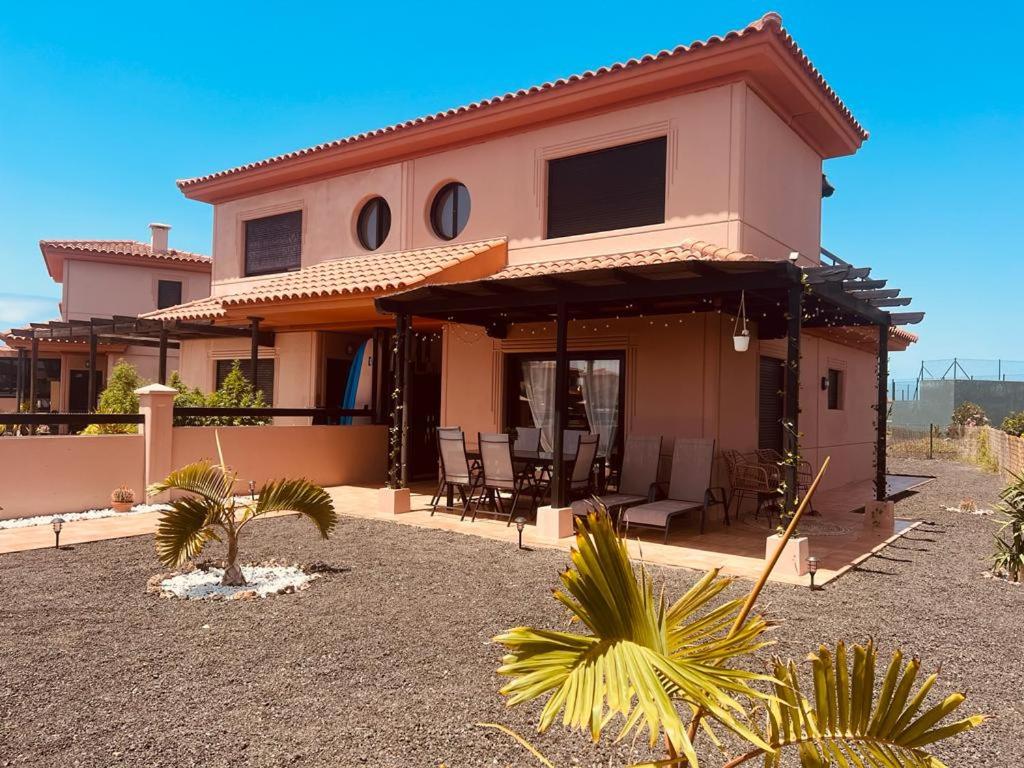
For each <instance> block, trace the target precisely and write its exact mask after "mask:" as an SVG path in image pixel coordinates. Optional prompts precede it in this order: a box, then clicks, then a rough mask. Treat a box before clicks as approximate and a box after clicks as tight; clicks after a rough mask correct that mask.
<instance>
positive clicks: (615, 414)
mask: <svg viewBox="0 0 1024 768" xmlns="http://www.w3.org/2000/svg"><path fill="white" fill-rule="evenodd" d="M580 387H581V390H582V393H583V407H584V408H586V411H587V421H589V422H590V431H591V432H596V433H597V434H598V435H600V444H599V446H598V450H599V452H600V453H601V454H603V455H604V456H607V455H608V452H609V449H610V448H611V446H613V445H615V433H616V432H617V431H618V428H619V361H618V360H598V361H597V364H596V365H595V361H593V360H588V361H587V364H586V368H585V369H583V370H582V371H580Z"/></svg>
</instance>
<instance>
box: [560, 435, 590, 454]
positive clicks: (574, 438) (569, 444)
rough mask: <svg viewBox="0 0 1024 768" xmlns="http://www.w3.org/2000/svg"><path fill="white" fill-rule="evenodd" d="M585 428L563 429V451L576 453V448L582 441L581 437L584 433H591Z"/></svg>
mask: <svg viewBox="0 0 1024 768" xmlns="http://www.w3.org/2000/svg"><path fill="white" fill-rule="evenodd" d="M589 434H590V433H589V432H587V430H585V429H563V430H562V451H563V452H564V453H565V454H566V455H569V454H574V453H576V448H577V446H578V445H579V443H580V437H582V436H583V435H589Z"/></svg>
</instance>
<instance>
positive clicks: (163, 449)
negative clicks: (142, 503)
mask: <svg viewBox="0 0 1024 768" xmlns="http://www.w3.org/2000/svg"><path fill="white" fill-rule="evenodd" d="M135 394H136V395H138V396H139V413H140V414H142V417H143V419H145V421H144V423H143V425H142V434H143V436H144V437H145V445H146V474H145V481H146V487H147V488H148V487H149V486H150V485H152V484H153V483H157V482H160V481H161V480H163V479H164V478H165V477H167V475H169V474H170V472H171V470H172V469H173V467H172V466H171V446H172V441H173V439H174V396H175V395H176V394H178V390H176V389H174V387H165V386H163V385H162V384H149V385H148V386H145V387H141V388H139V389H136V390H135ZM169 498H170V494H169V493H161V494H158V495H156V496H153V497H152V498H150V499H149V501H150V502H151V503H160V502H164V501H167V500H168V499H169Z"/></svg>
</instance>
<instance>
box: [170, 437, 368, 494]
mask: <svg viewBox="0 0 1024 768" xmlns="http://www.w3.org/2000/svg"><path fill="white" fill-rule="evenodd" d="M215 432H218V433H219V434H220V442H221V447H222V448H223V450H224V459H225V461H226V462H227V463H228V464H229V465H230V466H231V467H232V468H233V469H234V470H235V471H237V472H238V476H239V485H238V489H237V490H240V491H242V490H244V489H245V488H246V487H247V483H248V481H249V480H254V481H255V482H256V484H257V485H259V484H261V483H263V482H266V481H267V480H273V479H279V478H285V477H305V478H307V479H308V480H311V481H312V482H314V483H318V484H319V485H366V484H379V483H381V482H383V480H384V475H385V472H386V465H387V462H386V459H387V428H386V427H383V426H373V425H354V426H348V427H339V426H323V427H319V426H317V427H314V426H264V427H226V428H225V427H175V428H174V430H173V433H174V437H173V443H172V446H173V447H172V450H171V466H174V467H180V466H183V465H185V464H188V463H190V462H193V461H199V460H200V459H213V460H216V459H217V445H216V439H215V436H214V433H215Z"/></svg>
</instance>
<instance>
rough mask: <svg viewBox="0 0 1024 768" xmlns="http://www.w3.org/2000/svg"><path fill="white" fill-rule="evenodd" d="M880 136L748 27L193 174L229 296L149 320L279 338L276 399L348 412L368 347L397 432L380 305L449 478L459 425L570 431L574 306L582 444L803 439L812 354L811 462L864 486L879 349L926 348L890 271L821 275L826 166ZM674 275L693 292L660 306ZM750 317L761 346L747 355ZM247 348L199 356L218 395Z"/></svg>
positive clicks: (770, 37) (221, 289) (423, 465)
mask: <svg viewBox="0 0 1024 768" xmlns="http://www.w3.org/2000/svg"><path fill="white" fill-rule="evenodd" d="M866 139H867V133H866V131H865V130H864V129H863V128H862V127H861V126H860V124H859V123H858V122H857V120H856V119H855V118H854V117H853V115H852V114H851V112H850V110H849V109H847V108H846V107H845V106H844V104H843V102H842V101H841V100H840V99H839V97H838V96H837V95H836V93H835V91H833V90H832V88H831V87H830V86H829V85H828V84H827V83H826V82H825V80H824V78H823V77H822V75H821V74H820V73H819V72H818V70H817V69H816V68H815V67H814V66H813V64H811V62H810V61H809V60H808V58H807V57H806V56H805V55H804V53H803V52H802V51H801V49H800V48H799V47H798V46H797V44H796V43H795V42H794V41H793V39H792V38H791V37H790V35H789V34H788V33H787V32H786V31H785V29H784V28H783V27H782V22H781V19H780V18H779V17H778V16H777V15H776V14H768V15H766V16H764V17H763V18H762V19H759V20H758V21H756V22H754V23H752V24H751V25H749V26H747V27H746V28H744V29H742V30H739V31H735V32H730V33H728V34H727V35H725V36H723V37H714V38H711V39H709V40H707V41H704V42H696V43H693V44H691V45H688V46H681V47H679V48H676V49H674V50H670V51H663V52H661V53H658V54H655V55H649V56H644V57H643V58H640V59H635V60H630V61H627V62H623V63H619V64H614V65H612V66H608V67H602V68H601V69H598V70H594V71H588V72H585V73H582V74H579V75H574V76H571V77H568V78H564V79H561V80H558V81H555V82H550V83H545V84H542V85H538V86H534V87H530V88H526V89H523V90H520V91H517V92H515V93H509V94H506V95H504V96H499V97H496V98H492V99H487V100H484V101H481V102H477V103H473V104H470V105H467V106H464V107H459V108H456V109H451V110H448V111H446V112H442V113H439V114H436V115H432V116H428V117H424V118H419V119H416V120H411V121H409V122H406V123H402V124H399V125H394V126H390V127H387V128H382V129H380V130H376V131H371V132H369V133H365V134H360V135H357V136H351V137H349V138H345V139H340V140H337V141H333V142H329V143H326V144H321V145H318V146H315V147H310V148H308V149H302V150H298V151H295V152H291V153H288V154H285V155H281V156H278V157H272V158H269V159H266V160H262V161H260V162H255V163H251V164H248V165H245V166H241V167H238V168H232V169H229V170H225V171H221V172H218V173H213V174H210V175H207V176H203V177H199V178H193V179H188V180H184V181H181V182H179V187H180V189H181V190H182V192H183V193H184V194H185V195H186V196H187V197H189V198H191V199H195V200H201V201H204V202H207V203H210V204H211V205H213V206H214V232H213V257H214V259H213V287H212V291H211V295H210V296H209V297H208V298H203V299H200V300H198V301H192V302H186V303H184V304H182V305H181V306H177V307H174V308H171V309H167V310H163V311H160V312H156V313H152V314H150V315H149V317H151V318H162V319H165V320H178V321H189V322H212V323H214V324H220V325H228V326H236V327H241V326H244V325H245V324H247V323H249V322H250V321H251V319H252V318H258V322H259V327H260V328H262V329H270V330H273V331H274V332H275V337H274V345H273V347H264V348H262V349H261V350H260V352H259V363H258V365H259V367H260V370H259V371H258V374H259V379H260V381H261V382H263V383H264V389H265V390H271V392H268V394H271V397H272V400H273V402H274V404H275V405H279V406H292V407H310V406H316V405H321V406H323V405H330V406H337V405H340V404H341V403H342V402H343V400H344V398H345V396H346V395H345V393H346V390H348V389H350V387H347V386H346V383H347V382H349V380H350V379H351V378H352V375H351V374H350V371H349V368H350V366H351V365H352V362H353V359H357V360H360V356H362V357H366V356H368V357H369V358H370V359H371V361H372V363H373V364H374V365H375V366H376V370H375V376H374V381H373V401H374V407H375V411H376V415H377V417H378V418H381V417H383V416H386V414H387V413H388V412H389V409H390V407H391V404H390V403H389V402H388V393H389V392H390V384H389V383H388V382H389V380H390V379H389V378H388V376H387V371H386V368H387V363H388V358H389V355H388V353H389V352H390V349H391V347H390V343H389V338H390V329H392V328H393V327H394V322H395V321H394V317H393V316H392V315H390V314H388V313H387V312H382V311H380V310H381V309H382V308H383V309H389V310H390V311H399V310H398V309H396V308H401V307H404V306H407V307H408V308H409V309H408V311H409V313H410V314H411V316H412V318H413V320H412V324H413V329H414V331H415V337H414V339H413V341H412V343H411V355H412V358H413V364H412V367H411V373H412V379H411V381H410V382H409V385H410V387H411V403H410V408H411V412H412V413H411V435H410V438H409V441H410V444H411V446H412V451H411V456H410V462H411V464H412V469H413V474H416V473H417V472H420V471H422V472H426V473H429V472H430V471H432V470H433V469H434V467H435V463H434V462H435V460H434V457H433V454H432V445H433V444H432V439H431V436H430V434H431V428H432V427H433V426H436V425H438V424H452V425H459V426H461V427H462V428H463V429H464V430H465V432H466V434H467V435H474V434H475V433H476V432H477V431H478V430H479V431H494V430H503V429H507V428H512V427H518V426H535V425H536V426H540V427H542V428H550V419H551V401H552V395H551V388H552V387H553V386H554V382H555V374H554V372H553V370H552V367H551V365H550V361H551V360H552V359H553V356H554V351H555V337H556V322H555V319H556V318H555V315H556V313H555V311H554V309H555V306H556V303H557V304H558V306H563V305H566V304H568V305H569V309H568V321H567V322H568V330H567V336H568V339H567V344H568V350H569V364H570V368H571V371H570V375H569V377H568V386H569V388H570V392H569V393H568V403H569V416H568V424H567V425H566V426H570V427H580V428H584V429H590V430H591V431H595V432H599V433H600V434H601V436H602V447H603V448H604V449H605V451H607V452H608V453H609V454H611V455H614V454H615V452H616V450H617V447H618V446H619V445H621V441H622V436H623V435H625V434H629V433H637V434H662V435H665V436H666V438H667V440H668V441H669V444H670V442H671V437H672V436H690V437H700V436H703V437H714V438H715V439H716V441H717V443H718V445H719V447H721V448H735V449H738V450H741V451H749V450H753V449H756V448H758V447H772V448H777V449H780V448H782V447H783V444H784V427H785V423H786V414H785V413H784V407H785V406H784V400H785V398H784V397H783V391H784V390H785V389H786V388H787V382H786V360H787V356H789V357H790V358H791V362H794V365H795V364H796V363H799V364H800V375H799V381H800V385H799V398H798V399H799V411H800V427H799V429H800V432H801V433H802V438H801V450H802V453H803V456H804V457H805V458H807V459H809V460H810V461H811V462H812V464H813V463H816V462H818V461H820V460H821V458H823V456H824V455H826V454H829V455H831V456H832V457H833V469H832V471H831V472H830V475H829V478H828V483H829V484H830V485H837V484H841V483H845V482H848V481H853V480H860V479H865V478H868V477H872V476H873V475H874V469H873V461H874V457H875V451H876V444H877V442H878V440H877V437H878V433H877V429H876V426H877V425H876V422H877V420H876V408H877V407H878V403H879V399H878V387H877V386H876V383H877V371H876V366H877V365H878V362H879V354H880V352H879V347H880V346H881V356H882V358H884V356H885V354H886V353H887V351H888V350H893V349H900V348H903V347H905V346H906V344H908V343H910V342H911V341H913V339H914V336H913V335H912V334H909V333H907V332H906V331H903V330H902V329H900V328H898V327H897V326H898V325H899V323H900V322H912V321H914V320H915V319H917V318H915V317H912V316H910V315H906V316H897V315H893V316H891V317H890V315H889V314H888V313H887V312H884V311H883V308H884V307H886V306H898V305H900V304H903V303H905V300H903V299H893V296H894V295H895V292H891V291H883V292H882V293H881V294H879V293H878V289H880V288H881V287H882V285H883V284H884V281H879V280H874V281H870V282H866V281H864V277H865V275H866V273H867V270H866V269H856V268H853V267H850V266H849V265H845V264H844V263H843V262H834V261H832V260H826V261H825V262H822V249H821V242H820V237H821V206H822V197H823V194H825V193H826V192H828V191H830V188H829V187H828V185H827V182H825V179H824V176H823V172H822V163H823V161H824V160H827V159H829V158H834V157H839V156H844V155H850V154H853V153H855V152H856V151H857V150H858V148H859V147H860V146H861V144H862V142H863V141H865V140H866ZM737 265H739V266H737ZM761 267H764V269H760V268H761ZM759 270H760V271H759ZM737 275H738V277H737ZM761 275H763V284H762V282H761V281H762V277H761ZM584 276H585V277H586V279H583V277H584ZM658 276H661V277H666V278H671V280H672V281H673V282H671V283H670V284H669V283H665V284H664V285H671V286H681V287H679V288H674V289H673V290H675V291H676V292H675V293H671V292H669V293H667V294H666V293H665V292H664V291H662V292H659V289H658V287H657V286H652V283H653V282H655V281H653V280H651V279H650V278H654V277H658ZM684 279H690V280H692V281H698V282H688V283H687V282H684ZM702 280H703V281H706V282H703V283H702V282H699V281H702ZM644 281H646V282H647V285H646V286H645V285H644ZM730 281H731V282H730ZM786 281H789V282H786ZM801 281H802V282H803V283H804V284H805V290H806V292H807V295H808V299H807V301H806V302H805V303H804V304H802V305H801V304H800V303H799V302H800V297H799V296H796V299H795V300H796V301H797V302H798V303H797V304H796V305H795V306H797V307H798V309H797V310H796V313H797V314H798V315H799V314H800V313H801V310H800V309H799V307H801V306H803V307H804V309H803V310H802V312H803V313H804V315H805V316H804V318H803V328H802V329H801V327H800V325H801V324H800V323H799V322H797V323H796V331H795V333H796V339H795V340H794V330H793V328H794V326H793V323H792V322H788V321H789V320H790V319H791V318H792V312H790V309H791V308H792V306H794V305H787V304H786V296H794V295H795V294H794V291H793V290H792V288H789V289H787V290H788V291H789V293H786V292H785V291H782V292H773V291H775V288H777V287H778V286H781V285H783V283H785V284H786V285H790V283H792V284H793V285H799V284H800V283H801ZM857 281H861V282H860V283H858V284H856V285H855V284H854V283H856V282H857ZM422 286H432V287H429V288H422V289H421V290H419V291H416V290H413V291H412V293H411V294H401V295H402V296H408V295H414V296H417V297H418V298H419V299H420V301H419V303H418V304H417V303H415V302H414V303H410V304H408V305H405V304H400V303H395V302H397V301H398V298H396V299H395V302H392V303H391V304H388V303H387V301H380V302H378V303H377V304H375V300H379V299H382V297H389V296H391V295H393V294H396V293H397V292H401V291H407V290H409V289H416V288H418V287H422ZM611 286H619V288H618V289H616V290H612V288H611ZM629 286H631V287H629ZM702 286H706V290H704V288H702ZM822 286H824V287H822ZM780 290H781V289H780ZM545 291H548V292H550V293H551V295H552V296H555V295H556V294H557V296H558V297H560V298H552V299H551V302H550V303H549V302H548V301H547V299H543V300H542V297H541V294H543V293H544V292H545ZM631 291H632V292H631ZM517 292H518V299H517ZM499 295H500V296H501V301H502V302H504V303H501V302H498V301H497V299H495V300H493V301H490V300H489V299H487V297H488V296H492V297H494V296H499ZM467 297H470V298H472V301H470V300H469V299H467ZM588 297H590V298H588ZM594 297H604V298H601V299H600V300H599V299H598V298H594ZM399 298H400V297H399ZM448 301H450V305H451V312H447V311H446V302H448ZM474 302H475V303H474ZM882 302H889V303H888V304H886V303H882ZM574 304H575V307H574V306H573V305H574ZM584 305H586V306H585V307H584ZM598 305H600V306H598ZM474 307H476V310H474V309H473V308H474ZM485 310H486V311H485ZM741 312H742V313H743V315H744V317H745V319H746V321H747V322H748V323H749V328H750V332H751V341H750V343H749V347H748V348H747V349H746V351H738V350H739V349H740V348H741V346H742V345H740V344H739V343H738V342H734V340H733V336H734V332H735V329H736V328H737V317H738V316H739V314H740V313H741ZM872 325H881V326H882V327H883V329H884V331H883V333H887V334H888V339H887V344H885V345H882V344H881V342H879V340H878V339H879V337H878V336H877V335H876V334H875V329H874V328H872V327H864V326H872ZM787 334H788V336H787ZM787 339H788V340H789V341H795V342H798V343H799V346H797V347H794V346H793V345H792V344H788V343H787ZM364 342H366V345H364ZM794 349H796V350H797V352H796V353H794V351H793V350H794ZM363 350H365V352H363ZM794 354H795V355H796V359H795V360H794V359H793V355H794ZM248 357H249V348H248V345H247V342H246V341H245V340H244V339H241V340H231V339H204V340H195V341H185V342H183V346H182V350H181V361H180V368H181V371H182V374H183V376H184V378H185V379H186V381H187V383H189V384H191V385H196V386H199V387H201V388H203V389H210V388H212V387H213V386H214V385H215V384H216V380H217V377H218V376H219V375H221V374H222V373H223V371H224V369H225V366H226V365H227V364H229V362H230V360H232V359H236V358H240V359H247V358H248ZM360 362H362V361H361V360H360ZM378 362H379V363H380V365H377V363H378ZM794 370H795V368H794ZM795 397H796V395H795V394H794V398H795ZM790 417H792V418H795V414H790Z"/></svg>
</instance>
